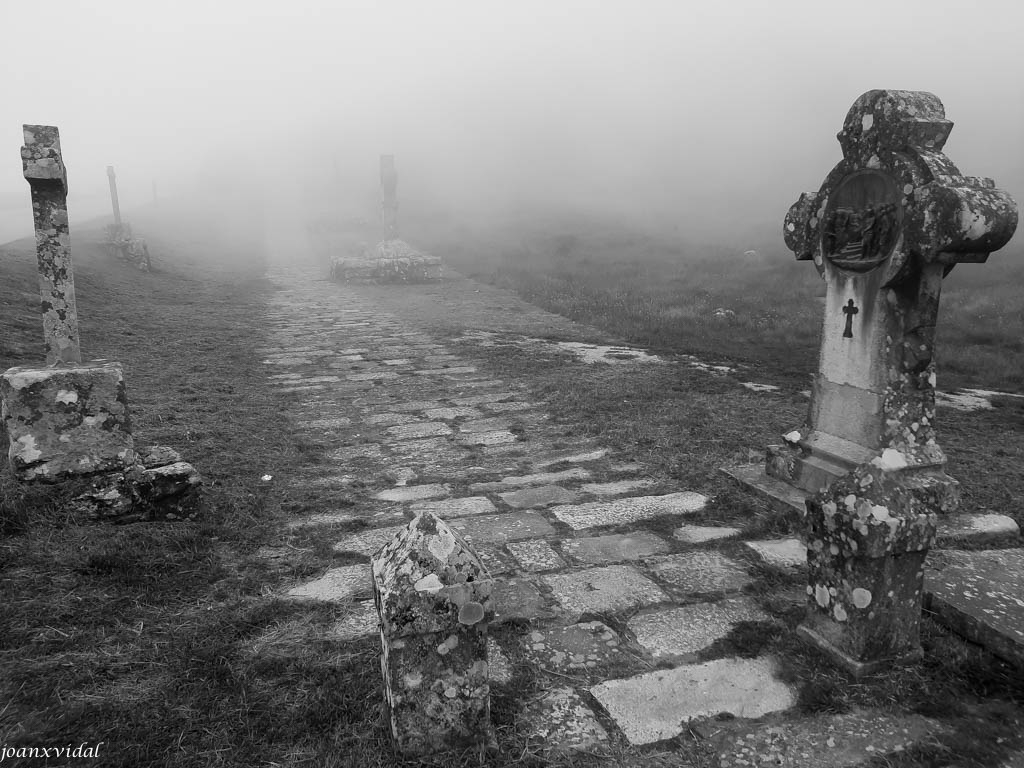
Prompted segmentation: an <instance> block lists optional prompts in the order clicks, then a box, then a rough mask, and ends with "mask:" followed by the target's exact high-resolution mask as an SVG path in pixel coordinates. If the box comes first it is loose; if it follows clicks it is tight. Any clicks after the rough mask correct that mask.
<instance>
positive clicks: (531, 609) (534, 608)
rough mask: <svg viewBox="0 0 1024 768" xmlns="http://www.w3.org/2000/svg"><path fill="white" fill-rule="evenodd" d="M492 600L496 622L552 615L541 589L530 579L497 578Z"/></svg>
mask: <svg viewBox="0 0 1024 768" xmlns="http://www.w3.org/2000/svg"><path fill="white" fill-rule="evenodd" d="M492 575H493V574H492ZM491 600H492V601H493V604H494V622H495V623H496V624H500V623H501V622H504V621H514V620H521V621H529V620H532V619H537V618H542V617H543V618H550V617H551V615H552V612H551V610H550V609H549V608H548V604H547V601H546V600H545V599H544V596H543V595H542V594H541V592H540V589H538V587H537V585H536V584H535V583H533V582H532V581H530V580H529V579H519V578H512V579H509V578H502V579H498V580H496V581H495V582H494V591H493V592H492V593H491Z"/></svg>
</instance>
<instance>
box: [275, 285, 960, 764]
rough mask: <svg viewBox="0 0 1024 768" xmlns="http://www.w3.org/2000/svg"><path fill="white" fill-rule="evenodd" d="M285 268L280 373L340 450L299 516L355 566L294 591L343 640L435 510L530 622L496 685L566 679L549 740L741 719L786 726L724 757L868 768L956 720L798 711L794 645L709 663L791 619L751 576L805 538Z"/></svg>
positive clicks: (508, 639)
mask: <svg viewBox="0 0 1024 768" xmlns="http://www.w3.org/2000/svg"><path fill="white" fill-rule="evenodd" d="M268 276H269V278H270V279H271V280H272V282H273V283H274V284H275V286H277V287H278V288H279V290H277V291H276V292H275V294H274V298H273V303H272V306H271V307H270V308H269V309H268V315H267V323H268V324H269V327H270V329H271V333H270V339H271V341H270V344H269V346H267V347H265V348H263V349H261V350H260V354H261V355H262V356H263V362H264V363H265V366H266V375H267V378H268V380H269V381H271V382H272V383H273V385H274V386H276V387H278V388H280V389H281V390H282V391H284V392H290V393H294V394H295V401H294V411H293V413H292V415H293V416H294V419H295V420H296V421H297V423H298V424H299V425H300V426H301V427H302V428H303V429H304V430H306V431H307V432H308V433H309V434H310V435H312V436H316V437H317V439H319V440H321V441H326V442H328V443H330V444H331V446H332V447H331V449H330V451H329V453H328V454H327V456H328V463H327V464H326V465H324V466H323V467H322V468H321V470H320V472H319V473H318V474H310V475H309V476H306V477H300V478H293V479H292V481H293V482H295V483H296V484H299V485H301V484H306V485H312V486H317V487H322V488H323V489H324V491H325V493H324V498H325V507H324V509H322V510H320V511H318V512H317V513H316V514H312V515H308V516H306V517H301V518H296V519H295V520H294V521H292V522H291V523H290V525H289V529H290V530H292V531H299V530H301V531H306V532H308V531H309V530H311V527H313V528H314V529H315V530H318V531H320V530H322V532H323V536H324V537H329V541H331V542H332V546H333V549H334V551H336V552H338V553H344V554H345V555H347V556H348V559H347V562H349V564H348V565H343V566H340V567H336V568H332V569H330V570H328V571H326V572H325V573H322V574H320V575H319V576H317V577H316V578H314V579H311V580H310V581H308V582H306V583H302V584H295V585H292V586H291V587H289V588H287V590H286V593H287V595H288V596H290V597H292V598H295V599H304V600H309V599H315V600H325V601H330V602H332V603H335V604H338V605H339V606H344V607H345V609H346V610H345V611H344V613H343V618H342V619H340V620H339V621H338V622H337V624H336V625H335V626H334V627H333V629H332V630H331V633H330V635H329V637H330V638H331V639H334V640H338V641H346V640H352V639H355V638H360V637H364V636H367V635H371V634H373V633H375V632H376V613H375V609H374V606H373V601H372V595H371V589H370V575H369V558H370V555H371V554H372V553H373V552H374V551H375V550H376V549H378V548H379V547H380V546H381V545H382V544H383V543H384V542H385V541H387V540H388V539H389V538H391V537H392V536H394V534H395V533H396V531H398V530H399V529H400V528H401V527H402V526H403V525H404V524H405V523H406V522H407V521H408V520H409V519H411V517H412V516H413V515H414V514H416V513H417V512H419V511H423V510H429V511H432V512H434V513H436V514H437V515H439V516H440V517H442V518H444V519H446V520H447V521H449V522H450V524H451V526H452V527H453V528H454V529H456V530H458V531H459V532H460V533H461V534H462V535H463V536H465V537H466V539H467V540H468V541H469V542H470V543H471V544H472V546H473V547H474V548H475V549H476V550H477V551H478V552H479V554H480V555H481V557H482V559H483V560H484V563H485V564H486V566H487V567H488V569H489V570H490V572H491V573H492V575H494V576H495V577H496V579H497V580H498V582H499V587H498V590H497V595H496V603H497V607H496V612H497V617H496V622H495V624H496V625H497V626H498V627H505V628H511V629H510V631H506V632H498V633H496V636H497V638H499V639H494V638H492V640H491V643H490V661H491V676H492V682H493V684H494V685H495V686H514V685H515V683H516V680H517V677H518V676H519V675H520V674H522V665H523V664H528V665H533V666H534V667H536V668H537V669H539V670H540V672H541V673H542V674H549V675H550V679H551V686H550V687H549V689H548V692H547V693H546V694H545V695H544V696H543V697H541V698H540V699H539V700H532V701H529V702H525V701H524V702H523V711H522V718H521V722H522V723H523V725H524V727H527V728H532V730H533V732H534V733H535V734H536V736H537V737H538V738H539V739H543V740H544V742H545V744H546V745H547V746H548V747H549V748H553V749H589V748H592V747H595V746H600V745H602V744H604V743H607V742H608V741H609V740H610V739H616V740H619V741H620V742H621V740H622V739H625V740H626V741H627V742H628V743H630V744H633V745H644V744H649V743H653V742H657V741H660V740H664V739H670V738H673V737H675V736H678V735H680V734H684V733H686V732H687V731H688V728H689V723H690V722H691V721H693V720H695V719H700V718H707V717H709V716H715V715H719V714H720V713H730V714H731V715H734V716H735V717H737V718H761V717H763V716H769V725H770V723H771V722H777V723H778V722H784V723H785V725H784V727H781V726H780V727H769V725H764V724H761V723H759V722H753V723H752V724H751V723H749V721H739V722H748V726H749V727H745V728H737V727H735V726H732V727H731V728H727V729H724V730H723V731H722V734H721V735H720V741H719V742H716V743H720V749H719V755H718V758H717V759H718V760H719V762H720V764H721V765H723V766H726V765H729V766H733V765H762V764H769V763H764V762H762V760H766V759H768V757H769V756H775V757H778V756H785V755H788V757H786V760H787V761H788V762H783V761H782V760H781V758H780V759H779V761H776V762H770V764H772V765H857V764H859V762H860V761H863V760H867V759H869V758H871V757H872V756H873V755H879V754H885V753H887V752H891V751H898V750H900V749H903V748H905V747H906V746H907V745H908V744H910V743H917V742H920V741H922V740H927V739H929V738H933V737H934V736H935V735H936V734H938V733H940V732H941V727H940V726H939V724H938V723H936V722H934V721H931V720H928V719H926V718H922V717H920V716H916V715H910V714H901V713H898V712H897V713H893V712H888V711H881V710H879V711H874V710H865V711H863V712H858V713H854V714H852V715H843V716H828V715H816V716H814V717H812V718H808V717H803V716H796V715H795V714H793V708H794V706H795V705H796V703H797V689H796V688H795V687H794V685H793V684H791V683H789V682H786V681H784V680H782V679H780V677H779V675H778V671H779V665H778V663H777V660H776V659H774V658H771V657H768V656H759V657H755V658H740V657H733V656H728V655H726V656H723V657H720V658H713V659H711V660H704V661H700V660H699V659H698V656H697V654H698V653H699V652H701V651H703V650H706V649H707V648H709V647H710V646H712V645H713V644H715V643H716V641H720V640H721V639H722V638H724V637H725V636H727V635H728V634H729V633H730V632H731V631H733V630H734V629H735V628H736V627H737V626H738V625H740V624H742V623H749V622H754V623H755V624H754V625H753V626H755V627H756V626H758V625H760V626H761V627H762V628H763V629H765V630H766V631H770V629H771V627H772V624H773V623H774V622H775V621H776V620H774V619H772V617H771V616H770V615H768V614H767V613H765V611H764V610H762V608H761V607H759V605H758V603H757V602H756V600H755V599H754V598H752V597H751V596H750V595H749V594H744V590H745V589H747V591H748V592H749V589H748V588H749V586H750V585H751V583H752V580H753V579H754V575H753V574H754V573H755V572H756V570H757V563H758V561H763V562H766V563H769V564H771V565H774V566H776V567H780V568H784V569H785V568H792V569H800V568H802V567H803V564H804V552H803V548H802V546H801V545H800V544H799V542H797V541H796V540H791V539H786V540H773V541H740V540H739V539H738V536H739V535H740V533H741V532H740V531H739V530H738V529H735V528H728V527H724V526H713V525H697V524H692V523H688V522H687V518H688V516H690V515H693V514H694V513H696V512H698V511H700V510H701V509H703V508H704V506H705V504H706V503H707V501H708V499H707V498H706V497H705V496H704V495H703V494H702V493H701V489H700V488H665V487H664V486H663V485H661V486H659V485H658V484H657V483H656V481H654V480H652V479H651V478H650V476H649V475H648V474H647V473H645V468H644V467H643V466H642V465H640V464H637V463H635V462H622V461H619V460H617V459H616V457H615V455H614V452H613V451H612V448H613V446H607V445H600V444H598V443H596V442H594V441H591V440H581V439H580V438H579V437H578V436H572V437H567V436H566V434H565V432H564V428H563V427H560V426H559V425H557V424H556V423H555V422H554V421H553V420H552V419H551V418H550V414H548V413H547V412H546V411H545V409H544V407H543V405H541V404H539V403H537V402H535V401H533V400H531V399H530V397H529V396H528V395H527V392H526V389H525V388H524V387H523V386H521V385H519V384H518V383H517V382H515V381H503V380H499V379H496V378H494V377H493V376H491V375H489V374H488V373H487V372H486V371H484V370H480V369H478V368H477V367H476V366H475V365H474V364H473V362H472V361H471V360H468V359H466V358H465V357H463V356H462V355H461V354H460V352H459V350H460V349H463V347H461V346H459V345H455V344H451V343H442V342H441V341H439V340H438V338H436V337H435V336H432V335H431V333H430V332H429V330H427V329H422V328H418V327H410V324H409V322H408V321H407V320H405V319H403V318H399V317H397V316H395V315H392V314H389V313H388V312H387V311H385V310H383V309H382V308H381V307H379V306H375V304H374V302H373V301H372V300H370V299H369V298H368V297H367V296H366V295H365V293H366V292H365V291H364V292H362V294H361V291H360V288H359V287H358V286H350V285H343V284H338V283H334V282H328V281H327V280H325V279H324V275H323V274H322V271H321V270H319V269H313V268H303V267H301V266H298V267H278V268H273V269H272V270H271V272H270V273H269V275H268ZM396 290H400V291H411V290H414V288H412V287H409V286H397V287H396ZM528 311H529V312H532V313H536V315H537V317H540V316H541V315H547V313H544V312H542V310H539V309H535V308H529V310H528ZM553 317H554V316H551V315H547V318H548V319H551V318H553ZM542 319H543V318H542ZM546 321H547V320H545V322H546ZM478 337H479V338H484V337H483V336H479V335H478ZM614 349H615V350H616V351H617V353H619V354H621V355H624V356H625V355H627V353H628V350H626V349H623V348H620V347H615V348H614ZM638 357H641V358H642V356H638ZM334 438H337V439H336V440H334ZM332 440H333V442H332ZM367 483H371V484H372V483H375V484H376V485H374V486H373V490H372V491H370V493H369V494H368V495H367V496H366V498H365V500H364V501H362V502H360V503H358V504H356V505H349V506H345V507H343V508H340V509H337V510H334V509H331V508H330V499H331V497H332V492H334V491H338V490H342V489H350V488H353V487H355V488H357V489H358V488H363V487H365V484H367ZM666 516H670V517H671V519H674V520H675V521H676V522H675V525H674V526H672V527H671V528H666V526H665V525H664V520H665V519H666ZM654 520H658V521H659V523H658V524H656V525H655V524H653V523H652V521H654ZM792 591H793V590H790V592H791V593H792ZM782 598H783V599H787V600H790V601H800V600H801V599H802V594H800V593H797V594H795V595H794V594H787V595H783V596H782ZM747 626H748V628H749V626H750V625H749V624H747ZM701 658H706V657H701ZM512 659H516V660H517V661H516V662H515V663H513V662H512ZM773 713H787V714H786V715H773ZM773 717H774V720H773V719H772V718H773ZM780 718H781V719H780ZM883 722H884V726H885V727H884V728H882V727H881V726H878V727H876V725H877V723H883ZM766 729H767V730H766ZM801 753H802V754H804V755H805V756H807V755H811V756H813V760H812V759H811V757H806V759H803V761H801V758H800V757H799V755H800V754H801ZM772 759H774V757H773V758H772Z"/></svg>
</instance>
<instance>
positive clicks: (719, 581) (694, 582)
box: [650, 552, 751, 595]
mask: <svg viewBox="0 0 1024 768" xmlns="http://www.w3.org/2000/svg"><path fill="white" fill-rule="evenodd" d="M650 567H651V571H652V572H653V573H654V574H655V575H656V576H657V577H658V578H659V579H661V580H662V581H664V582H665V583H667V584H669V585H671V586H672V587H673V588H675V589H676V590H678V591H679V592H680V593H682V594H684V595H703V594H713V593H720V592H736V591H739V590H741V589H743V588H744V587H745V586H747V585H748V584H750V583H751V578H750V574H748V573H747V571H746V569H745V568H744V567H743V566H742V565H741V564H740V563H738V562H736V561H735V560H732V559H731V558H728V557H726V556H725V555H723V554H722V553H720V552H683V553H680V554H677V555H667V556H665V557H659V558H656V559H655V560H654V561H653V562H652V563H651V566H650Z"/></svg>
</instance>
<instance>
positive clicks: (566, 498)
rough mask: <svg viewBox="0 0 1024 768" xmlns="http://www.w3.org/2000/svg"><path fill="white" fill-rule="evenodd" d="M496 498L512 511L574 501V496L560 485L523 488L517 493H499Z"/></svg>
mask: <svg viewBox="0 0 1024 768" xmlns="http://www.w3.org/2000/svg"><path fill="white" fill-rule="evenodd" d="M498 497H499V498H500V499H501V500H502V501H504V502H505V503H506V504H508V505H509V506H510V507H512V508H513V509H530V508H533V507H548V506H551V505H552V504H569V503H572V502H573V501H575V500H576V494H575V493H574V492H573V491H570V490H567V489H565V488H563V487H562V486H560V485H542V486H541V487H539V488H523V489H521V490H518V491H507V492H506V493H499V494H498Z"/></svg>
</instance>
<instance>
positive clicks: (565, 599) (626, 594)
mask: <svg viewBox="0 0 1024 768" xmlns="http://www.w3.org/2000/svg"><path fill="white" fill-rule="evenodd" d="M541 578H542V580H543V581H544V583H545V584H547V585H548V586H549V587H550V588H551V592H552V594H553V595H554V598H555V599H556V600H557V601H558V602H559V604H560V605H561V606H562V609H563V610H564V612H565V614H566V616H568V617H574V618H575V619H579V617H580V616H582V615H583V614H585V613H614V612H616V611H623V610H626V609H628V608H640V607H643V606H645V605H653V604H655V603H661V602H665V601H667V600H668V595H666V594H665V593H664V592H662V591H661V589H660V588H659V587H658V585H657V584H655V583H654V582H653V581H651V580H650V579H649V578H647V577H646V576H644V575H643V574H642V573H640V571H638V570H637V569H636V568H634V567H633V566H630V565H609V566H606V567H604V568H589V569H587V570H584V571H574V572H571V573H558V574H552V575H549V576H542V577H541Z"/></svg>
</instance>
